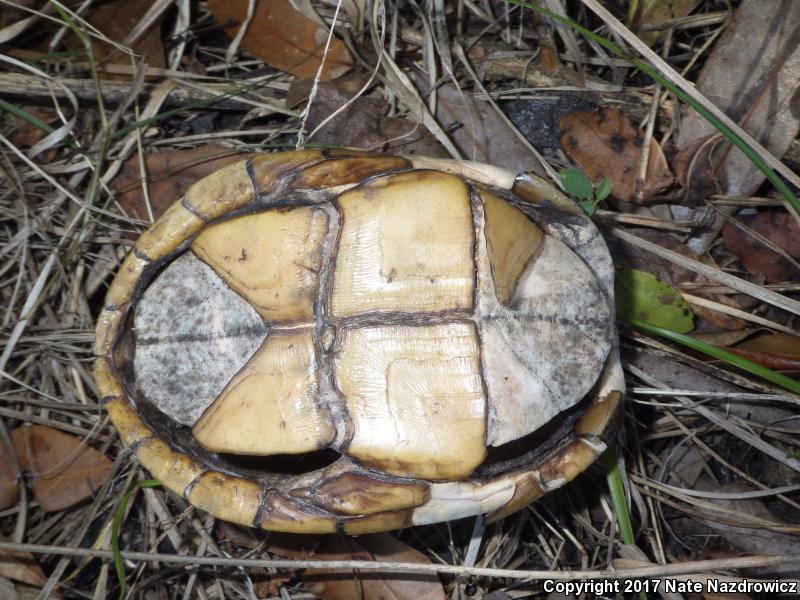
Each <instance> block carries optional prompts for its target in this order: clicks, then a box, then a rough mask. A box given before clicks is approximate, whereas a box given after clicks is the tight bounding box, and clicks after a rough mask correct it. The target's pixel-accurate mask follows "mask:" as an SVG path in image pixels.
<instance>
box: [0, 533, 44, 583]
mask: <svg viewBox="0 0 800 600" xmlns="http://www.w3.org/2000/svg"><path fill="white" fill-rule="evenodd" d="M0 541H2V542H9V541H10V540H9V539H8V538H6V537H5V536H3V535H0ZM0 577H5V578H6V579H11V580H13V581H19V582H21V583H27V584H29V585H32V586H35V587H42V586H44V585H45V584H46V583H47V577H45V575H44V573H43V572H42V568H41V567H40V566H39V563H37V562H36V559H35V558H34V557H33V554H31V553H30V552H11V551H9V550H0Z"/></svg>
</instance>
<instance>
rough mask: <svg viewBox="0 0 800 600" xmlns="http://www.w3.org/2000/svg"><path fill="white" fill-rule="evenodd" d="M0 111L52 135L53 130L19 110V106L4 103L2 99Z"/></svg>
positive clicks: (0, 99)
mask: <svg viewBox="0 0 800 600" xmlns="http://www.w3.org/2000/svg"><path fill="white" fill-rule="evenodd" d="M0 110H4V111H6V112H7V113H10V114H12V115H14V116H15V117H17V118H18V119H20V120H22V121H25V122H26V123H27V124H28V125H33V126H34V127H36V128H37V129H41V130H42V131H44V132H45V133H53V132H54V131H55V129H53V128H52V127H50V125H48V124H47V123H45V122H44V121H42V120H41V119H40V118H39V117H37V116H36V115H32V114H31V113H29V112H28V111H26V110H23V109H21V108H20V107H19V106H17V105H15V104H11V103H10V102H6V101H5V100H3V99H2V98H0Z"/></svg>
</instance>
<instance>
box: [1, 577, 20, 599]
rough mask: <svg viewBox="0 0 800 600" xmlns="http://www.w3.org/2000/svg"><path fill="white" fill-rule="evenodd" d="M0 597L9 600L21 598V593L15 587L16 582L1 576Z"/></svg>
mask: <svg viewBox="0 0 800 600" xmlns="http://www.w3.org/2000/svg"><path fill="white" fill-rule="evenodd" d="M0 598H5V599H7V600H19V594H17V590H16V589H14V584H13V583H11V581H10V580H8V579H6V578H5V577H0Z"/></svg>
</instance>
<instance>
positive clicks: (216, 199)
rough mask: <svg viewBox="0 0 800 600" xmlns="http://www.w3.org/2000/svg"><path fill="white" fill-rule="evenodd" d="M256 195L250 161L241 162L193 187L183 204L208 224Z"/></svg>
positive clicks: (216, 172) (223, 169)
mask: <svg viewBox="0 0 800 600" xmlns="http://www.w3.org/2000/svg"><path fill="white" fill-rule="evenodd" d="M254 196H255V190H253V182H252V180H251V179H250V174H249V173H248V172H247V161H244V160H242V161H239V162H236V163H233V164H231V165H228V166H227V167H223V168H221V169H220V170H219V171H215V172H213V173H212V174H211V175H208V176H207V177H204V178H203V179H201V180H200V181H198V182H197V183H194V184H192V185H191V186H190V187H189V189H188V190H186V195H185V196H184V198H183V203H184V204H185V206H186V207H188V208H189V209H190V210H191V211H192V212H194V213H195V214H196V215H197V216H199V217H200V218H201V219H203V220H204V221H212V220H213V219H216V218H217V217H220V216H222V215H224V214H225V213H228V212H230V211H232V210H235V209H237V208H239V207H240V206H243V205H245V204H247V203H248V202H250V201H251V200H252V199H253V198H254Z"/></svg>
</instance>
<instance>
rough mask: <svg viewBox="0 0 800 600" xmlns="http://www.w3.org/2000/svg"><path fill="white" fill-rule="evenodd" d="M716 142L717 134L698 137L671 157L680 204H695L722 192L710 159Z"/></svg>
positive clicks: (717, 140)
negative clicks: (678, 187)
mask: <svg viewBox="0 0 800 600" xmlns="http://www.w3.org/2000/svg"><path fill="white" fill-rule="evenodd" d="M718 143H719V136H717V135H709V136H706V137H704V138H698V139H696V140H692V142H691V143H689V145H687V146H686V148H684V149H683V150H681V151H680V152H678V153H677V154H675V155H674V156H673V157H672V160H671V161H670V164H671V165H672V168H673V169H674V171H675V178H676V179H677V180H678V183H679V184H680V188H681V189H680V190H676V193H675V196H676V199H677V200H678V201H680V202H681V203H682V204H689V205H691V204H697V203H699V202H701V201H702V200H703V199H705V198H707V197H708V196H712V195H714V194H719V193H721V192H722V190H721V189H720V186H719V182H718V181H717V178H716V175H715V174H714V168H713V163H712V161H711V154H712V153H713V151H714V148H716V146H717V144H718Z"/></svg>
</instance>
